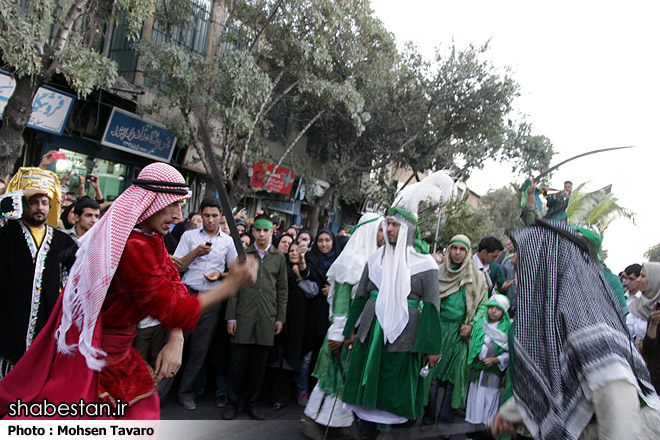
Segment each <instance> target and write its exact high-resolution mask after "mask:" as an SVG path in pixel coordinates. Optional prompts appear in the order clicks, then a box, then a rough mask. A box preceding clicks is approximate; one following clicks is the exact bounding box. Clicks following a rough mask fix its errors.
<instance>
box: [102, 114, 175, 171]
mask: <svg viewBox="0 0 660 440" xmlns="http://www.w3.org/2000/svg"><path fill="white" fill-rule="evenodd" d="M101 143H102V144H103V145H106V146H108V147H112V148H116V149H118V150H123V151H127V152H129V153H133V154H137V155H139V156H144V157H149V158H151V159H155V160H160V161H163V162H169V161H170V160H171V159H172V153H173V152H174V146H175V145H176V136H174V133H172V132H171V131H169V130H168V129H166V128H165V126H163V125H161V124H157V123H155V122H152V121H146V120H144V119H141V118H139V117H138V116H137V115H135V114H133V113H130V112H127V111H125V110H121V109H119V108H117V107H113V109H112V114H110V119H109V120H108V125H106V127H105V132H104V133H103V138H102V139H101Z"/></svg>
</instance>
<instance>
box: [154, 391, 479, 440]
mask: <svg viewBox="0 0 660 440" xmlns="http://www.w3.org/2000/svg"><path fill="white" fill-rule="evenodd" d="M172 394H174V393H172ZM195 402H196V403H197V410H195V411H188V410H186V409H184V408H183V406H181V405H180V404H178V403H177V401H176V398H175V397H173V396H170V397H169V398H168V399H167V401H166V402H165V403H164V404H163V406H162V407H161V419H162V420H163V423H162V424H161V427H160V429H159V432H158V440H170V439H172V440H174V439H186V440H217V439H222V440H224V439H227V440H253V439H267V440H280V439H282V440H284V439H286V440H303V439H305V438H306V437H305V436H303V435H302V433H301V432H300V427H299V421H300V417H301V416H302V413H303V408H301V407H300V406H298V405H297V404H296V402H293V401H292V402H290V403H289V404H288V405H287V406H285V407H284V408H282V409H279V410H273V409H271V408H270V406H269V405H268V404H267V402H260V405H259V409H260V410H261V412H262V413H263V414H264V415H265V416H266V420H263V421H255V420H252V419H250V418H249V417H248V416H247V414H245V413H244V412H242V411H239V412H238V415H237V416H236V419H235V420H229V421H228V420H222V411H223V409H222V408H217V407H216V406H215V398H214V397H213V396H212V395H211V394H210V393H206V394H205V395H203V396H200V397H198V398H197V399H196V400H195ZM171 421H176V422H171ZM451 428H452V431H451V432H452V434H453V435H451V436H450V439H451V440H464V439H467V438H469V437H466V435H465V434H466V433H467V432H468V431H471V430H472V429H473V428H472V427H471V425H469V424H468V423H466V422H464V421H463V420H462V419H461V418H458V417H457V419H456V422H455V423H454V424H453V425H452V427H451ZM397 431H405V432H397V433H392V432H381V434H380V435H379V436H378V439H379V440H386V439H393V438H410V439H415V440H417V439H438V438H440V436H439V433H438V431H437V429H436V428H435V426H421V425H420V423H419V422H418V423H417V425H416V426H414V427H412V428H409V429H406V430H397ZM402 434H403V435H402ZM328 439H330V440H332V439H333V437H331V436H328Z"/></svg>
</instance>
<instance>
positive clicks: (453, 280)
mask: <svg viewBox="0 0 660 440" xmlns="http://www.w3.org/2000/svg"><path fill="white" fill-rule="evenodd" d="M452 246H459V247H462V248H465V250H466V251H467V253H466V255H465V259H464V260H463V262H462V263H461V265H460V267H458V268H457V269H454V268H452V262H451V255H450V252H451V247H452ZM471 246H472V244H471V242H470V239H469V238H468V237H467V236H465V235H462V234H458V235H454V236H453V237H452V239H451V240H450V241H449V243H448V246H447V256H446V257H445V260H444V261H443V263H442V264H441V265H440V268H439V269H440V270H439V272H438V278H439V284H440V299H442V298H446V297H448V296H451V295H453V294H454V293H456V292H458V291H459V290H460V289H461V287H463V286H465V303H466V307H465V308H466V314H465V321H464V322H465V324H467V323H469V322H470V321H472V318H473V317H474V315H475V313H476V312H477V308H478V307H479V304H480V303H481V301H482V300H483V298H484V296H485V295H486V292H487V291H488V285H487V284H486V278H485V276H484V274H483V273H481V272H480V271H479V269H477V266H476V265H475V264H474V259H473V258H472V250H471Z"/></svg>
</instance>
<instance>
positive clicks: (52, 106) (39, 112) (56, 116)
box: [0, 70, 76, 134]
mask: <svg viewBox="0 0 660 440" xmlns="http://www.w3.org/2000/svg"><path fill="white" fill-rule="evenodd" d="M15 88H16V81H14V78H12V77H11V75H9V74H8V73H7V72H3V71H1V70H0V119H2V113H3V112H4V110H5V106H6V105H7V102H8V101H9V98H11V95H12V94H13V93H14V89H15ZM75 99H76V97H75V96H73V95H70V94H69V93H65V92H62V91H60V90H57V89H53V88H52V87H48V86H42V87H39V90H37V94H36V95H35V96H34V99H33V100H32V115H30V121H29V122H28V127H30V128H34V129H35V130H40V131H47V132H49V133H55V134H62V132H63V131H64V127H65V126H66V121H67V120H68V119H69V114H70V113H71V108H72V107H73V101H75Z"/></svg>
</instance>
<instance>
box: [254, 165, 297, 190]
mask: <svg viewBox="0 0 660 440" xmlns="http://www.w3.org/2000/svg"><path fill="white" fill-rule="evenodd" d="M273 168H275V164H273V163H269V164H266V163H264V162H258V163H255V164H254V165H252V180H251V181H250V185H252V186H256V187H263V186H264V183H265V182H264V180H265V179H266V177H267V176H268V174H269V173H271V172H272V171H273ZM294 180H296V175H295V173H294V172H293V171H292V170H290V169H288V168H284V167H277V170H276V171H275V172H274V173H272V174H271V175H270V179H269V180H268V185H266V187H265V188H263V189H265V190H266V191H272V192H276V193H280V194H284V195H287V196H288V195H289V194H291V190H292V189H293V182H294Z"/></svg>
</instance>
